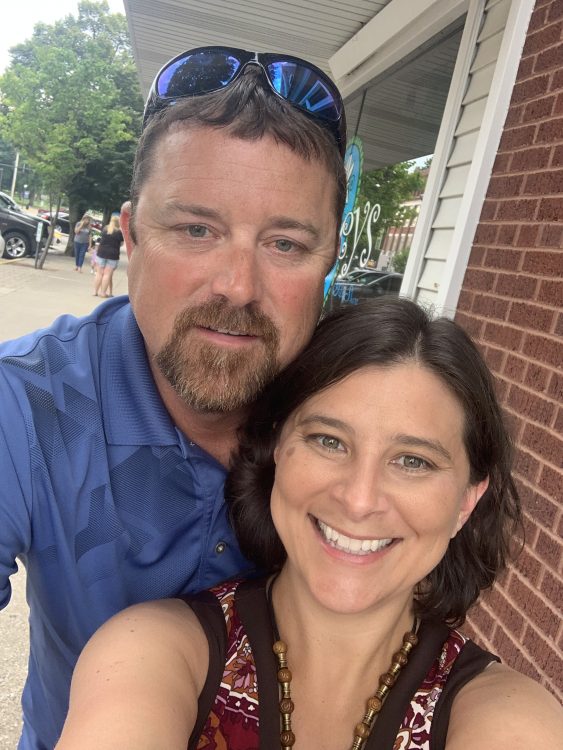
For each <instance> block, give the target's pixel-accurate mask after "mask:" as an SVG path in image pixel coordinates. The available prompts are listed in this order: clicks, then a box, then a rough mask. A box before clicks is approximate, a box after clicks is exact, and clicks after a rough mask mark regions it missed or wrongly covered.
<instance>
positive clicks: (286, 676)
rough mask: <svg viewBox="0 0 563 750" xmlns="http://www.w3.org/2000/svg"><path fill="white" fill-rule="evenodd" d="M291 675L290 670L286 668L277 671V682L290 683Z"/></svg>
mask: <svg viewBox="0 0 563 750" xmlns="http://www.w3.org/2000/svg"><path fill="white" fill-rule="evenodd" d="M291 678H292V674H291V670H290V669H288V668H287V667H283V669H278V682H291Z"/></svg>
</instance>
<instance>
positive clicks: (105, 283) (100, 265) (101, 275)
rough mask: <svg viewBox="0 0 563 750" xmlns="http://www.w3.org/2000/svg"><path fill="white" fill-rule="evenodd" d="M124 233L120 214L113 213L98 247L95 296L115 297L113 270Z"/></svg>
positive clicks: (117, 261) (117, 260) (116, 263)
mask: <svg viewBox="0 0 563 750" xmlns="http://www.w3.org/2000/svg"><path fill="white" fill-rule="evenodd" d="M122 243H123V234H122V232H121V229H120V228H119V214H112V216H111V219H110V221H109V224H108V225H107V226H105V227H104V228H103V229H102V236H101V237H100V243H99V245H98V249H97V258H96V267H97V270H96V279H95V282H94V296H95V297H97V296H98V293H99V294H100V296H102V297H113V283H112V279H113V272H114V271H115V269H116V268H117V265H118V263H119V251H120V248H121V245H122Z"/></svg>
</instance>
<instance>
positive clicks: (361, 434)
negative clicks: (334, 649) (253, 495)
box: [271, 363, 487, 612]
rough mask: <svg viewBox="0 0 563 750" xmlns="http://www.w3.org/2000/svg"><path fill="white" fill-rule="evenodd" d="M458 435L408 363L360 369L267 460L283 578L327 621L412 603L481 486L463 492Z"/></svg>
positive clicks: (319, 402)
mask: <svg viewBox="0 0 563 750" xmlns="http://www.w3.org/2000/svg"><path fill="white" fill-rule="evenodd" d="M463 425H464V414H463V410H462V408H461V406H460V404H459V403H458V401H457V400H456V398H455V397H454V396H453V395H452V394H451V393H450V391H449V390H448V389H447V388H446V386H445V385H444V384H443V383H442V381H441V380H440V379H439V378H438V377H437V376H436V375H434V374H432V373H431V372H430V371H428V370H426V369H424V368H422V367H420V366H418V365H417V364H415V363H407V364H401V365H394V366H391V367H388V368H381V367H367V368H363V369H361V370H358V371H356V372H355V373H353V374H352V375H350V376H348V377H347V378H346V379H344V380H342V381H341V382H339V383H337V384H335V385H333V386H331V387H329V388H327V389H326V390H325V391H322V392H321V393H318V394H316V395H315V396H313V397H312V398H310V399H309V400H308V401H306V402H305V403H304V404H303V405H302V406H301V407H300V408H299V409H297V410H296V411H295V412H294V413H293V414H292V415H291V417H290V418H289V419H288V421H287V422H286V424H285V426H284V428H283V430H282V433H281V436H280V440H279V444H278V446H277V448H276V450H275V454H274V457H275V463H276V476H275V482H274V487H273V490H272V500H271V510H272V517H273V520H274V523H275V525H276V528H277V530H278V533H279V535H280V538H281V540H282V542H283V544H284V546H285V549H286V551H287V555H288V561H287V564H286V573H287V574H289V575H291V576H292V579H293V580H294V582H296V583H297V585H298V586H301V587H303V586H304V587H306V588H307V589H308V591H309V594H310V595H312V596H313V597H315V598H316V599H317V600H318V601H319V603H321V604H323V605H324V606H326V607H327V608H329V609H331V610H333V611H338V612H360V611H364V610H367V609H370V608H372V607H377V606H379V605H382V606H384V605H385V604H386V603H391V602H396V603H397V604H398V605H399V606H404V604H405V602H407V601H410V599H411V598H412V594H413V589H414V587H415V586H416V584H417V583H418V582H419V581H421V580H422V579H423V578H424V577H425V576H426V575H427V574H428V573H429V572H430V571H431V570H432V569H433V568H434V567H435V566H436V565H437V564H438V563H439V561H440V560H441V559H442V557H443V556H444V554H445V552H446V549H447V546H448V543H449V541H450V539H451V538H452V537H453V536H455V534H456V533H457V532H458V531H459V529H460V528H461V527H462V525H463V524H464V523H465V521H466V520H467V518H468V517H469V514H470V513H471V511H472V510H473V508H474V507H475V505H476V503H477V501H478V500H479V498H480V496H481V495H482V494H483V492H484V491H485V489H486V487H487V481H484V482H481V483H480V484H478V485H470V484H469V462H468V458H467V454H466V450H465V447H464V444H463Z"/></svg>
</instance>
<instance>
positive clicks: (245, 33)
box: [124, 0, 459, 168]
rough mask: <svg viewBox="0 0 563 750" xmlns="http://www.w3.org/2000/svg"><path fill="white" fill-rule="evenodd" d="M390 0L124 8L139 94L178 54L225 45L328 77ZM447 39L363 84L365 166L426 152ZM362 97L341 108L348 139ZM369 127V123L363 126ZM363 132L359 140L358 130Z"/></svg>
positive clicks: (437, 116) (443, 78) (128, 3)
mask: <svg viewBox="0 0 563 750" xmlns="http://www.w3.org/2000/svg"><path fill="white" fill-rule="evenodd" d="M392 1H393V0H380V1H379V2H375V1H373V0H284V1H283V2H280V0H236V2H233V1H232V0H205V1H203V0H199V1H198V0H124V5H125V10H126V14H127V20H128V24H129V30H130V35H131V42H132V45H133V52H134V56H135V61H136V65H137V70H138V73H139V80H140V83H141V90H142V92H143V95H145V96H146V94H147V93H148V90H149V88H150V85H151V83H152V80H153V78H154V76H155V74H156V72H157V71H158V70H159V68H160V67H161V66H162V65H163V64H164V63H165V62H166V61H167V60H169V59H170V58H171V57H173V56H175V55H176V54H179V53H180V52H182V51H184V50H186V49H190V48H191V47H199V46H204V45H207V44H225V45H230V46H234V47H242V48H244V49H253V50H257V51H259V52H265V51H272V52H276V51H283V52H287V53H288V54H292V55H297V56H298V57H304V58H306V59H307V60H310V61H311V62H313V63H314V64H315V65H318V67H320V68H322V69H323V70H325V71H326V72H327V73H329V75H330V68H329V64H328V60H329V59H330V58H331V57H332V55H334V53H335V52H337V51H338V50H339V49H340V48H341V47H342V46H343V45H344V44H345V43H346V42H347V41H348V40H349V39H350V38H351V37H352V36H354V34H356V33H357V32H358V31H359V30H360V29H361V28H362V27H363V26H364V25H365V24H366V23H367V22H368V21H370V20H371V19H372V18H373V17H374V16H376V15H377V14H378V13H379V12H380V11H381V10H382V9H383V8H384V7H385V6H386V5H388V4H389V2H392ZM458 42H459V40H458V39H457V40H454V41H453V42H452V38H451V34H446V35H440V38H438V39H436V38H435V39H434V40H432V44H430V43H429V44H427V45H425V48H424V50H423V52H425V53H426V57H423V56H421V55H420V54H418V53H419V52H420V50H417V54H416V55H414V56H411V57H412V59H410V58H409V60H404V61H401V64H399V65H397V66H395V69H394V70H393V71H391V73H386V74H385V76H383V77H382V78H381V80H379V81H376V82H372V83H370V86H369V91H368V94H367V95H366V100H365V103H364V109H363V114H362V121H361V124H362V126H361V127H360V129H359V131H358V135H360V136H362V137H364V138H365V143H364V146H365V156H366V165H367V166H369V167H370V168H373V167H376V166H382V165H384V164H392V163H396V162H397V161H403V160H405V159H410V158H416V157H417V156H421V155H425V154H429V153H431V152H432V151H433V148H434V144H435V142H436V137H437V134H438V129H439V126H440V121H441V118H442V112H443V107H444V103H445V99H446V96H447V91H448V87H449V81H450V79H451V74H452V71H453V66H454V63H455V59H456V55H457V46H456V44H457V43H458ZM360 95H361V92H357V94H355V95H354V96H353V97H352V98H351V99H350V101H347V102H346V112H347V117H348V124H349V132H350V134H353V132H354V130H355V126H356V123H357V120H358V111H359V106H360V101H361V96H360ZM368 119H369V122H368ZM364 123H365V124H366V132H365V133H363V132H362V131H363V129H364V128H363V125H364Z"/></svg>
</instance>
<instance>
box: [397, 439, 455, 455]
mask: <svg viewBox="0 0 563 750" xmlns="http://www.w3.org/2000/svg"><path fill="white" fill-rule="evenodd" d="M393 441H394V442H398V443H401V444H404V445H411V446H413V447H415V448H429V449H430V450H431V451H434V452H435V453H439V454H440V455H441V456H443V457H444V458H445V459H446V460H447V461H451V460H452V457H451V455H450V452H449V451H448V450H447V448H445V447H444V446H443V445H442V443H441V442H440V441H439V440H430V439H429V438H421V437H417V436H416V435H406V434H403V433H399V434H397V435H393Z"/></svg>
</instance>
